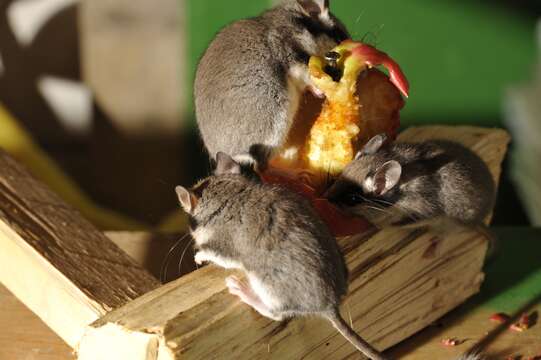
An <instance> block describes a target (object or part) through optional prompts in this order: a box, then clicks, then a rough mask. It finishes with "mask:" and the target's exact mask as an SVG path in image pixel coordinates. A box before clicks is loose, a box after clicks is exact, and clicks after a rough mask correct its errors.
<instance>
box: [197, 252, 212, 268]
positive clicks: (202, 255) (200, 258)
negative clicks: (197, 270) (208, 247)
mask: <svg viewBox="0 0 541 360" xmlns="http://www.w3.org/2000/svg"><path fill="white" fill-rule="evenodd" d="M194 260H195V263H196V264H197V265H203V263H206V262H208V261H209V258H208V257H207V254H206V252H205V251H198V252H197V253H196V254H195V257H194Z"/></svg>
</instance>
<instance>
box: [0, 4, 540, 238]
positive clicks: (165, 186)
mask: <svg viewBox="0 0 541 360" xmlns="http://www.w3.org/2000/svg"><path fill="white" fill-rule="evenodd" d="M272 2H273V1H271V0H229V1H227V2H226V1H216V0H159V1H154V2H151V1H144V0H1V4H0V106H1V109H2V110H1V111H0V147H3V148H5V149H7V150H8V152H10V153H12V154H13V155H14V156H15V157H17V158H18V159H19V160H21V161H23V162H25V163H26V164H27V165H28V166H29V167H30V168H31V170H32V171H34V173H35V175H36V176H38V177H41V178H42V179H43V180H44V181H46V182H48V183H49V184H50V186H52V187H53V189H54V190H55V191H57V192H59V193H60V194H61V195H62V196H64V197H65V198H66V199H67V200H68V201H69V202H71V203H72V204H74V205H75V206H76V207H78V208H79V209H81V211H82V212H83V213H84V214H85V215H86V216H87V217H89V218H90V219H91V220H93V221H94V222H95V223H96V224H97V225H98V226H100V227H102V228H104V229H128V228H130V229H131V228H139V227H145V226H156V225H158V224H161V223H162V224H163V222H164V219H167V218H168V216H169V215H170V214H171V213H172V212H173V211H174V210H175V209H176V208H177V205H176V200H175V196H174V193H173V190H172V189H173V187H174V186H175V185H176V184H183V185H190V184H191V183H192V182H194V181H195V180H196V179H197V178H198V177H201V176H203V175H205V174H206V173H207V172H208V170H209V168H208V164H207V157H206V154H205V153H204V150H203V146H202V144H201V142H200V141H199V139H198V136H197V130H196V129H195V120H194V116H193V105H192V81H193V75H194V71H195V67H196V64H197V61H198V59H199V57H200V56H201V54H202V53H203V51H204V50H205V48H206V46H207V45H208V43H209V41H210V40H211V39H212V37H213V36H214V34H215V33H216V32H217V31H218V30H219V29H220V28H221V27H222V26H224V25H226V24H227V23H229V22H231V21H233V20H235V19H239V18H243V17H248V16H254V15H257V14H258V13H259V12H261V11H262V10H264V9H265V8H268V7H269V6H271V4H272ZM331 8H332V10H333V12H334V13H335V14H336V15H337V16H338V17H339V18H341V19H342V20H343V21H344V22H345V24H346V25H347V27H348V28H349V30H350V32H351V33H352V35H353V37H354V38H355V39H358V40H363V41H365V42H368V43H370V44H373V45H376V46H377V47H379V48H380V49H381V50H384V51H386V52H388V53H389V54H391V55H392V56H393V57H394V58H395V59H396V60H397V61H398V62H399V63H400V64H401V66H402V68H403V70H404V72H405V73H406V75H407V76H408V78H409V80H410V83H411V93H410V98H409V99H408V101H407V105H406V108H405V109H404V110H403V112H402V124H403V126H411V125H421V124H423V125H424V124H471V125H480V126H490V127H507V128H509V129H510V130H511V131H512V132H513V134H514V139H513V144H512V146H513V151H512V153H511V155H510V156H509V157H508V160H507V161H506V164H505V165H504V166H505V169H504V174H503V179H502V185H501V189H500V195H499V202H498V206H497V210H496V214H495V220H494V221H495V223H496V224H498V225H527V224H530V223H534V224H537V225H540V224H541V209H540V207H541V185H540V184H541V182H539V181H538V179H539V178H538V177H537V175H538V174H540V175H541V171H540V170H541V168H540V166H539V164H541V123H540V122H541V65H539V64H540V63H539V62H538V59H541V58H540V57H539V56H538V54H539V50H540V49H541V26H540V27H539V28H537V27H536V22H537V19H538V18H539V17H541V3H540V1H539V0H531V1H516V0H515V1H512V0H499V1H496V0H492V1H465V0H409V1H407V2H405V1H402V0H380V1H377V2H376V1H372V2H369V1H359V0H334V1H331ZM105 209H107V210H105ZM104 214H106V215H107V216H105V215H104ZM120 214H121V215H120ZM111 219H113V220H111ZM166 222H167V221H166Z"/></svg>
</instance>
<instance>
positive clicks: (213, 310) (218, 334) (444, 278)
mask: <svg viewBox="0 0 541 360" xmlns="http://www.w3.org/2000/svg"><path fill="white" fill-rule="evenodd" d="M436 239H437V238H436V237H435V236H434V234H430V233H427V232H425V231H422V230H412V229H405V228H389V229H385V230H382V231H380V232H378V233H376V234H368V236H365V237H362V238H360V237H354V238H345V239H341V241H340V243H341V246H342V249H343V251H344V252H345V256H346V261H347V263H348V266H349V268H350V271H351V280H352V281H351V284H350V295H349V296H348V298H347V299H346V300H345V302H344V304H345V305H344V307H343V314H344V316H345V317H346V318H348V319H349V318H351V321H352V322H353V324H354V327H355V328H356V329H357V330H358V331H360V332H361V333H362V334H363V336H365V337H366V338H367V339H369V340H370V341H372V342H373V343H374V344H376V345H377V346H378V347H379V348H380V349H385V348H388V347H390V346H392V345H394V344H396V343H398V342H399V341H401V340H403V339H405V338H407V337H409V336H410V335H412V334H413V333H415V332H417V331H419V330H420V329H422V328H424V327H425V326H427V325H428V324H430V323H431V322H432V321H434V320H436V319H437V318H439V317H440V316H442V315H443V314H445V313H446V312H448V311H449V310H451V309H452V308H454V307H455V306H457V305H458V304H460V303H462V302H463V301H464V300H465V299H466V298H468V297H469V296H471V295H472V294H474V293H476V292H477V291H478V290H479V286H480V284H481V281H482V278H483V275H482V273H481V267H482V264H483V259H484V254H485V252H486V249H487V241H486V239H485V238H484V237H483V236H482V235H479V234H478V233H476V232H474V231H470V230H469V231H465V232H458V233H456V234H452V235H450V236H447V237H445V238H444V239H441V240H436ZM411 264H419V265H420V266H419V267H413V266H411ZM226 274H227V273H226V272H225V271H224V270H222V269H219V268H216V267H214V266H207V267H204V268H202V269H200V270H197V271H195V272H193V273H191V274H189V275H186V276H184V277H183V278H181V279H179V280H177V281H175V282H172V283H170V284H167V285H164V286H162V287H160V288H158V289H156V290H154V291H152V292H150V293H148V294H146V295H144V296H142V297H140V298H138V299H136V300H134V301H132V302H130V303H129V304H127V305H125V306H124V307H121V308H119V309H117V310H115V311H113V312H111V313H109V314H108V315H106V316H104V317H103V318H101V319H100V320H98V321H96V322H95V323H94V324H92V325H91V326H89V328H88V329H87V332H86V333H85V336H84V337H83V340H82V342H81V345H80V347H79V359H84V360H86V359H115V358H120V357H119V356H121V355H122V354H124V353H125V351H127V350H129V349H130V348H131V347H132V346H133V347H134V348H135V347H138V346H141V345H142V344H144V343H145V340H143V342H141V341H140V340H139V339H143V338H145V336H151V337H152V336H156V337H157V341H158V343H159V344H160V345H159V346H158V348H159V351H158V353H157V354H154V353H153V352H152V351H151V350H152V349H154V347H151V346H150V345H148V346H147V347H146V349H147V351H146V352H144V353H145V356H146V357H137V358H135V357H134V358H133V359H134V360H138V359H145V360H154V359H160V360H161V359H198V358H207V357H212V356H216V355H217V354H220V356H222V355H223V356H225V357H228V358H247V359H249V358H257V357H262V356H265V357H266V356H269V353H268V351H269V349H270V354H271V355H272V356H271V357H272V358H284V356H285V357H290V358H291V357H293V358H299V357H302V356H307V355H309V356H310V357H312V356H315V358H324V357H328V356H331V355H332V356H337V358H344V357H346V356H349V355H351V354H353V353H354V350H353V348H352V347H351V346H350V345H349V344H347V343H346V342H345V341H344V339H343V338H341V337H340V336H338V335H337V333H336V332H335V331H334V329H332V328H331V327H330V325H328V324H325V323H324V322H322V321H321V320H319V319H295V320H292V321H290V322H287V323H280V322H273V321H272V320H269V319H266V318H263V317H261V316H259V315H258V314H256V313H255V312H254V311H253V310H251V309H250V308H248V307H247V306H246V305H243V304H241V303H240V302H239V301H238V300H237V299H236V298H235V297H233V296H231V295H230V294H228V292H227V290H226V286H225V283H224V277H225V275H226ZM381 284H386V286H381ZM450 293H452V294H453V296H448V295H449V294H450ZM111 327H114V329H115V331H116V332H115V334H114V336H115V338H118V339H119V341H118V342H116V341H113V343H115V344H118V346H117V345H114V346H113V345H110V346H109V345H107V346H104V343H100V342H99V339H100V338H105V335H104V334H110V329H111ZM134 333H136V334H139V335H140V336H138V337H137V339H134V340H132V341H133V344H131V343H124V342H122V341H121V339H126V338H127V339H130V338H129V336H128V335H130V334H134ZM107 344H110V343H109V342H108V343H107ZM152 346H154V345H152ZM104 349H106V350H105V351H103V350H104ZM148 354H151V355H148ZM152 354H154V355H152ZM315 354H317V355H315Z"/></svg>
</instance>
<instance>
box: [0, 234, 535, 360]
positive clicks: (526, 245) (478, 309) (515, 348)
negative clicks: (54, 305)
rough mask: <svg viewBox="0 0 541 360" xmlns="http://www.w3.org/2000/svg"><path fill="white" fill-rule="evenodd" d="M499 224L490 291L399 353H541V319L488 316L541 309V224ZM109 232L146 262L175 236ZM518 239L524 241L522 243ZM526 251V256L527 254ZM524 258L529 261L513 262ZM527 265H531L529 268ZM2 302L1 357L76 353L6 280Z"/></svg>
mask: <svg viewBox="0 0 541 360" xmlns="http://www.w3.org/2000/svg"><path fill="white" fill-rule="evenodd" d="M493 230H494V232H495V234H496V236H497V237H498V239H499V245H500V246H499V251H498V252H497V254H496V255H495V258H494V260H493V261H491V262H490V264H489V266H488V267H487V280H486V281H485V283H484V284H483V289H484V291H481V295H480V298H479V297H478V296H476V297H475V299H473V301H468V305H467V306H466V307H460V308H459V309H457V310H456V311H453V312H452V313H451V314H449V315H447V316H445V317H444V318H442V319H440V320H438V321H437V322H436V323H435V324H434V326H430V327H429V328H427V329H425V330H423V331H422V332H420V333H419V334H416V335H415V336H413V337H411V338H409V339H408V340H406V341H404V342H402V343H401V344H400V345H398V346H397V347H395V348H393V350H391V351H390V355H391V356H392V357H393V358H395V359H406V360H408V359H411V360H425V359H426V360H433V359H455V358H456V357H457V356H458V355H459V354H461V353H463V352H464V351H466V349H469V348H471V347H473V346H474V345H476V344H477V343H479V342H480V341H483V342H484V341H486V340H487V338H488V339H491V340H490V342H489V343H487V345H488V346H487V347H483V352H484V353H485V354H488V355H491V356H493V357H494V358H498V359H499V358H502V359H503V358H506V357H507V356H511V355H523V356H524V357H526V358H527V357H528V356H534V355H537V354H541V347H540V344H539V339H541V324H540V323H539V322H537V324H535V325H534V326H533V327H532V328H531V329H529V330H528V331H526V332H524V333H516V332H512V331H508V330H506V329H505V326H504V329H501V327H500V326H499V325H498V324H495V323H493V322H491V321H489V320H488V318H489V317H490V315H492V314H493V313H495V312H499V311H506V312H508V313H509V314H515V315H520V314H521V313H522V312H524V311H528V312H531V311H534V310H536V309H537V311H538V313H541V299H540V298H539V297H538V298H537V299H534V298H535V296H536V294H539V291H540V290H541V285H540V284H541V282H540V281H539V279H540V276H541V269H538V268H537V266H536V264H537V262H536V254H537V253H538V252H539V249H540V248H541V242H539V241H538V240H539V238H540V236H541V230H536V229H527V228H507V229H501V228H496V229H493ZM108 236H109V237H110V238H112V239H115V238H121V239H122V240H121V241H119V242H116V243H117V244H119V246H121V248H122V249H124V250H125V251H127V252H128V253H129V254H132V255H133V256H135V257H134V259H136V261H138V262H139V263H140V264H143V263H145V259H146V258H147V255H145V253H146V252H147V251H148V250H149V249H152V248H153V247H154V246H157V245H152V246H149V245H150V244H149V242H152V243H154V242H156V243H158V244H162V243H167V242H168V241H169V240H168V238H169V237H166V238H165V239H163V240H162V239H161V236H160V235H158V234H147V235H146V236H143V234H141V233H134V234H133V242H130V237H131V236H130V234H128V233H120V234H116V233H111V234H108ZM147 239H148V241H149V242H147ZM159 239H160V240H159ZM525 240H526V241H525ZM517 241H519V242H520V246H518V247H517V246H516V244H517ZM124 245H127V247H124ZM513 249H515V251H514V254H512V255H511V256H510V254H509V251H508V250H513ZM151 252H152V251H151ZM527 254H531V255H529V256H528V255H527ZM525 255H526V258H524V257H525ZM518 263H524V264H523V265H521V266H519V267H517V266H513V267H512V268H509V264H518ZM521 267H522V268H521ZM524 268H526V269H529V270H526V271H525V270H524ZM530 271H533V273H531V272H530ZM502 272H505V273H506V274H509V276H510V278H511V280H510V281H509V284H512V289H508V288H507V286H506V285H505V283H503V282H502V281H501V276H499V274H501V273H502ZM510 272H511V274H510ZM525 273H526V274H528V276H527V277H525V276H524V274H525ZM525 285H526V286H525ZM509 297H512V298H513V299H515V300H514V302H516V304H510V301H508V298H509ZM532 300H533V301H532ZM487 302H488V303H487ZM0 303H1V304H2V306H1V307H0V326H3V327H5V328H9V329H10V331H9V332H3V333H1V334H0V359H25V360H71V359H73V358H74V356H73V355H71V354H70V351H71V350H70V349H69V347H68V346H67V345H65V344H64V343H63V342H62V340H61V339H60V338H58V337H57V336H55V335H54V333H53V332H52V331H51V330H50V329H49V328H47V327H46V326H45V325H44V323H43V322H41V321H40V320H39V318H37V317H36V316H35V315H34V314H32V312H31V311H29V310H28V309H27V308H26V307H25V306H24V305H22V304H21V303H20V302H19V301H18V300H17V299H16V298H15V297H14V296H13V295H11V294H10V293H9V292H7V290H5V289H4V288H3V287H2V286H0ZM526 303H530V304H531V305H532V306H528V307H527V308H524V307H523V305H524V304H526ZM502 330H503V331H502ZM449 337H458V338H461V339H466V338H467V339H468V341H466V342H465V343H464V344H462V345H460V346H458V347H455V348H448V347H444V346H442V345H441V340H442V339H445V338H449Z"/></svg>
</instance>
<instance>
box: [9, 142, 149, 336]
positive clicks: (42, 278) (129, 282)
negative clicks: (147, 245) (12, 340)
mask: <svg viewBox="0 0 541 360" xmlns="http://www.w3.org/2000/svg"><path fill="white" fill-rule="evenodd" d="M0 264H1V268H0V281H1V282H2V283H3V284H4V285H5V286H6V287H7V288H8V289H9V290H10V291H11V292H13V293H14V294H15V295H16V296H17V297H18V298H19V299H21V300H22V301H23V302H24V303H25V305H27V306H28V307H29V308H30V309H32V311H34V312H35V313H36V314H37V315H38V316H39V317H40V318H42V319H43V320H44V321H45V323H47V324H48V325H49V326H50V327H51V328H52V329H53V330H54V331H55V332H56V333H57V334H58V335H59V336H61V337H62V338H63V339H64V340H65V341H66V342H67V343H68V344H70V345H72V346H74V345H75V344H76V343H77V342H78V340H79V339H80V337H81V335H82V332H83V329H84V327H85V326H86V325H87V324H89V323H91V322H93V321H94V320H96V319H97V318H99V317H101V316H103V315H104V314H105V313H107V312H108V311H110V310H112V309H115V308H117V307H119V306H122V305H124V304H125V303H127V302H129V301H131V300H133V299H135V298H136V297H138V296H140V295H142V294H144V293H146V292H148V291H150V290H152V289H154V288H155V287H157V286H158V285H159V283H158V281H157V280H156V279H155V278H154V277H152V276H151V275H150V274H149V273H148V272H146V271H145V270H143V269H142V268H141V267H140V266H138V265H137V264H136V263H135V262H134V261H133V260H132V259H131V258H129V256H127V255H126V254H125V253H124V252H123V251H122V250H120V248H118V247H117V246H116V245H115V244H114V243H112V242H111V241H110V240H109V239H107V238H106V237H105V235H103V234H102V233H101V232H99V231H98V230H97V229H96V228H95V227H94V226H93V225H91V224H90V223H89V222H88V221H87V220H85V219H83V218H82V217H81V216H80V215H79V213H77V212H76V211H75V210H73V209H72V208H70V207H69V206H68V205H66V204H65V203H64V202H63V201H62V200H61V199H60V198H59V197H58V196H56V195H55V194H53V193H52V192H51V191H50V190H48V189H47V188H46V187H45V186H44V185H43V184H41V183H40V182H38V181H37V180H35V179H34V178H33V177H32V176H30V174H29V173H28V172H27V171H26V170H25V169H24V168H22V167H21V166H20V165H19V164H17V163H16V162H15V161H14V160H13V159H12V158H10V157H9V156H8V155H7V154H5V153H4V152H0Z"/></svg>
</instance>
